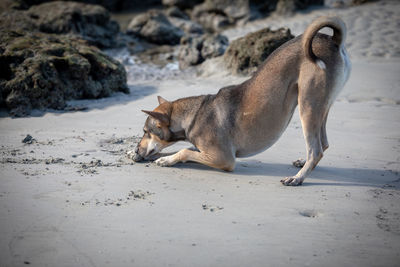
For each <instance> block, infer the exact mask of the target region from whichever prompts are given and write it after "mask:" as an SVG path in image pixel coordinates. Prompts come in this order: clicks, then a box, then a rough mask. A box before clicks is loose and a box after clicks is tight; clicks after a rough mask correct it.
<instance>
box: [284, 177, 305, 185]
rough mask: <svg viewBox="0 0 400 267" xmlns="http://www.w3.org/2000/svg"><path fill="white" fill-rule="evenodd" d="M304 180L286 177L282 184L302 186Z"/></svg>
mask: <svg viewBox="0 0 400 267" xmlns="http://www.w3.org/2000/svg"><path fill="white" fill-rule="evenodd" d="M303 181H304V179H301V178H296V177H286V178H285V179H282V180H281V183H282V184H283V185H292V186H296V185H301V184H302V183H303Z"/></svg>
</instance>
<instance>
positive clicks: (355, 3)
mask: <svg viewBox="0 0 400 267" xmlns="http://www.w3.org/2000/svg"><path fill="white" fill-rule="evenodd" d="M377 1H378V0H352V1H351V3H350V5H352V6H359V5H363V4H367V3H373V2H377Z"/></svg>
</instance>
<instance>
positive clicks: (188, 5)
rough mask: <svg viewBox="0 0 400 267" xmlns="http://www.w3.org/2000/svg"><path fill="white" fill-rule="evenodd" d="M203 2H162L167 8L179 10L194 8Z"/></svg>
mask: <svg viewBox="0 0 400 267" xmlns="http://www.w3.org/2000/svg"><path fill="white" fill-rule="evenodd" d="M201 2H203V0H162V4H163V5H165V6H177V7H179V8H183V9H185V8H192V7H194V6H195V5H197V4H199V3H201Z"/></svg>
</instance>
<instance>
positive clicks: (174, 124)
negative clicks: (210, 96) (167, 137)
mask: <svg viewBox="0 0 400 267" xmlns="http://www.w3.org/2000/svg"><path fill="white" fill-rule="evenodd" d="M202 99H203V96H200V97H190V98H183V99H179V100H178V101H174V102H172V108H171V114H170V126H169V129H170V131H171V132H172V133H173V138H175V139H178V140H186V139H187V134H188V132H187V131H188V130H189V128H190V126H191V124H192V122H193V120H194V118H195V115H196V113H197V111H198V108H196V107H199V106H200V105H199V104H200V103H201V102H202Z"/></svg>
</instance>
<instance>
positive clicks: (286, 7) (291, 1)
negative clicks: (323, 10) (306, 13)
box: [275, 0, 324, 15]
mask: <svg viewBox="0 0 400 267" xmlns="http://www.w3.org/2000/svg"><path fill="white" fill-rule="evenodd" d="M312 5H324V0H279V1H278V3H277V5H276V10H275V13H276V14H277V15H291V14H293V13H294V12H295V11H298V10H302V9H306V8H308V7H309V6H312Z"/></svg>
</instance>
